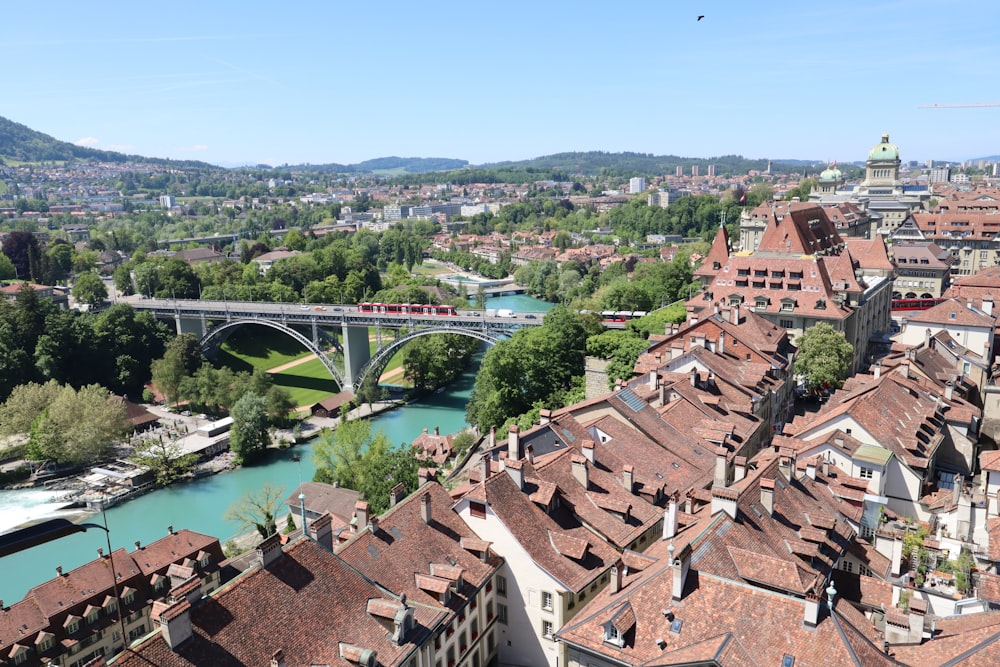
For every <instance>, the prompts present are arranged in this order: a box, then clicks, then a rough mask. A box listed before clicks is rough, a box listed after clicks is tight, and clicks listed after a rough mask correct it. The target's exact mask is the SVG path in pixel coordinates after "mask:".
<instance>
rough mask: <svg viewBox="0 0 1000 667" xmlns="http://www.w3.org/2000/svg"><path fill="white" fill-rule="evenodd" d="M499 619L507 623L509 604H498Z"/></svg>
mask: <svg viewBox="0 0 1000 667" xmlns="http://www.w3.org/2000/svg"><path fill="white" fill-rule="evenodd" d="M497 621H499V622H500V623H503V624H504V625H507V605H505V604H498V605H497Z"/></svg>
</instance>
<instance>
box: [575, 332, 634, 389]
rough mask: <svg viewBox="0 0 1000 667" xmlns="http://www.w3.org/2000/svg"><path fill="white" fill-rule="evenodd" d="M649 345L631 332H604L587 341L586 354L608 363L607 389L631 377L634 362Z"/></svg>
mask: <svg viewBox="0 0 1000 667" xmlns="http://www.w3.org/2000/svg"><path fill="white" fill-rule="evenodd" d="M647 347H649V343H648V342H647V341H646V340H644V339H643V338H640V337H639V336H637V335H636V334H634V333H632V332H631V331H605V332H604V333H600V334H597V335H596V336H591V337H590V338H588V339H587V354H589V355H591V356H594V357H599V358H601V359H607V360H608V361H609V363H608V368H607V373H608V388H609V389H610V388H612V387H614V386H615V383H616V382H617V381H618V380H627V379H629V378H631V377H632V375H633V369H634V368H635V362H636V360H637V359H638V358H639V355H640V354H642V353H643V352H645V351H646V348H647Z"/></svg>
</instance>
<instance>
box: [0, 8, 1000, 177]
mask: <svg viewBox="0 0 1000 667" xmlns="http://www.w3.org/2000/svg"><path fill="white" fill-rule="evenodd" d="M698 15H704V19H703V20H701V21H697V20H696V19H697V16H698ZM0 16H2V17H3V18H2V27H0V52H2V53H4V54H5V58H4V66H3V69H2V70H0V116H4V117H6V118H9V119H11V120H13V121H16V122H19V123H23V124H25V125H27V126H29V127H31V128H33V129H36V130H39V131H41V132H45V133H46V134H50V135H52V136H54V137H56V138H57V139H61V140H64V141H72V142H76V143H80V144H82V145H88V146H92V147H94V148H101V149H107V150H119V151H124V152H130V153H138V154H142V155H147V156H155V157H169V158H175V159H197V160H204V161H206V162H212V163H215V164H224V165H233V164H247V163H251V164H252V163H258V162H265V163H268V164H273V165H279V164H284V163H288V164H297V163H302V162H311V163H314V164H318V163H327V162H338V163H345V164H346V163H354V162H360V161H362V160H367V159H371V158H377V157H385V156H389V155H397V156H404V157H449V158H460V159H465V160H469V161H470V162H472V163H473V164H481V163H486V162H496V161H502V160H521V159H530V158H534V157H539V156H542V155H549V154H552V153H557V152H563V151H588V150H604V151H612V152H617V151H637V152H643V153H652V154H656V155H665V154H674V155H681V156H687V157H712V156H715V155H722V154H730V153H732V154H742V155H744V156H745V157H750V158H764V157H766V158H799V159H815V160H839V161H841V162H847V161H854V160H863V159H864V158H865V157H866V155H867V151H868V149H869V148H871V146H873V145H874V144H876V143H878V141H879V139H880V137H881V135H882V133H883V132H889V133H890V139H891V140H892V141H893V143H896V144H897V145H898V146H899V147H900V151H901V154H902V158H903V159H904V160H921V161H923V160H926V159H929V158H933V159H938V160H963V159H969V158H975V157H982V156H987V155H993V154H1000V106H996V107H987V108H964V109H918V108H917V105H919V104H956V103H972V102H998V103H1000V85H998V83H1000V21H998V19H1000V2H997V0H966V1H964V2H961V3H959V2H955V1H953V0H904V1H899V2H883V1H881V0H868V1H860V0H839V1H837V2H815V1H814V0H809V1H806V2H802V1H801V0H798V1H794V2H789V1H785V0H761V1H759V2H731V1H729V0H691V1H686V0H633V1H632V2H592V1H590V0H576V1H575V2H569V1H567V0H563V1H561V2H554V1H551V0H550V1H546V0H533V1H528V2H525V1H522V0H505V1H504V2H477V1H476V0H471V1H470V0H463V1H461V2H458V1H453V2H442V1H438V0H422V1H420V0H417V1H413V0H411V1H409V2H396V1H395V0H390V1H378V0H368V1H366V2H344V1H342V0H316V1H312V0H300V1H299V2H288V3H284V2H275V1H274V0H272V1H270V2H257V1H256V0H246V1H241V2H232V1H224V0H201V1H200V2H189V1H188V0H179V1H176V2H170V3H157V2H134V1H129V2H120V1H118V0H101V1H100V2H73V1H71V0H65V1H64V2H54V1H53V0H34V1H33V2H27V1H25V0H22V1H20V2H11V1H9V0H8V1H7V2H4V3H3V7H2V11H0Z"/></svg>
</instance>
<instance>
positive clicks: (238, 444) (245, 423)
mask: <svg viewBox="0 0 1000 667" xmlns="http://www.w3.org/2000/svg"><path fill="white" fill-rule="evenodd" d="M229 416H230V417H232V418H233V426H232V428H231V429H230V431H229V449H231V450H232V452H233V453H234V454H236V462H237V463H238V464H243V463H251V462H253V460H254V459H256V458H259V457H260V456H261V454H263V453H264V450H265V449H267V446H268V445H269V444H271V435H270V434H269V433H268V431H267V406H266V405H265V403H264V399H263V398H262V397H261V396H260V395H258V394H255V393H253V392H247V393H246V394H244V395H243V396H242V397H240V399H239V400H238V401H236V403H235V404H234V405H233V407H232V409H231V410H230V411H229Z"/></svg>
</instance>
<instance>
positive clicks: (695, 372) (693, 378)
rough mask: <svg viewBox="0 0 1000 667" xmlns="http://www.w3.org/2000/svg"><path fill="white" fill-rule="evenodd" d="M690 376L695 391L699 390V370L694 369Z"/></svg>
mask: <svg viewBox="0 0 1000 667" xmlns="http://www.w3.org/2000/svg"><path fill="white" fill-rule="evenodd" d="M689 376H690V378H691V386H692V387H694V388H695V389H697V388H698V369H697V368H692V369H691V372H690V373H689Z"/></svg>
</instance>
